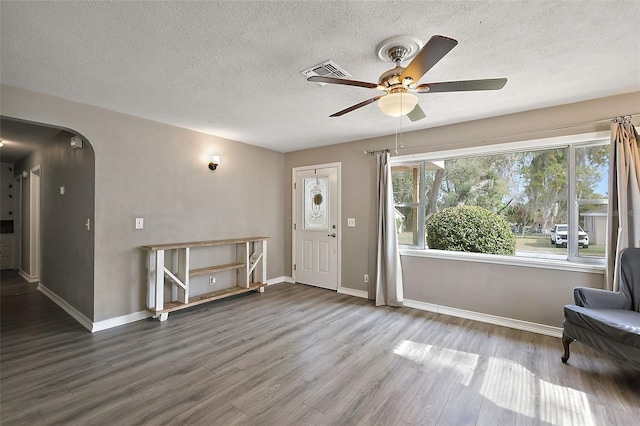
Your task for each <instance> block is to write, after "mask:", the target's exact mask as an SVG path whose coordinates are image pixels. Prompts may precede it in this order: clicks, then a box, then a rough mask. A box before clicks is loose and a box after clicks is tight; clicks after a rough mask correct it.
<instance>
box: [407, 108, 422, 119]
mask: <svg viewBox="0 0 640 426" xmlns="http://www.w3.org/2000/svg"><path fill="white" fill-rule="evenodd" d="M407 117H409V120H411V121H418V120H422V119H423V118H425V117H426V115H425V113H424V111H423V110H422V108H420V105H419V104H416V107H415V108H414V109H413V111H411V112H410V113H409V114H407Z"/></svg>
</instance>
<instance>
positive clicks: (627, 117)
mask: <svg viewBox="0 0 640 426" xmlns="http://www.w3.org/2000/svg"><path fill="white" fill-rule="evenodd" d="M636 115H638V114H634V115H633V116H632V115H621V116H620V117H615V118H612V119H611V121H613V122H614V123H630V122H631V117H635V116H636Z"/></svg>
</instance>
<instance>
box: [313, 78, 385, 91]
mask: <svg viewBox="0 0 640 426" xmlns="http://www.w3.org/2000/svg"><path fill="white" fill-rule="evenodd" d="M307 81H313V82H315V83H329V84H344V85H345V86H358V87H366V88H367V89H377V88H378V83H367V82H366V81H357V80H347V79H346V78H336V77H323V76H320V75H314V76H312V77H309V78H307Z"/></svg>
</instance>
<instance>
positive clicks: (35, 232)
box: [29, 164, 42, 281]
mask: <svg viewBox="0 0 640 426" xmlns="http://www.w3.org/2000/svg"><path fill="white" fill-rule="evenodd" d="M41 190H42V169H41V167H40V165H39V164H38V165H37V166H35V167H33V168H31V170H29V275H30V276H31V278H32V279H37V280H38V281H39V280H40V260H41V255H40V254H41V253H40V235H41V226H40V225H41V223H40V202H41V198H40V192H41Z"/></svg>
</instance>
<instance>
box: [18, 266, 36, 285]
mask: <svg viewBox="0 0 640 426" xmlns="http://www.w3.org/2000/svg"><path fill="white" fill-rule="evenodd" d="M18 275H20V276H21V277H22V279H24V280H25V281H26V282H28V283H37V282H38V281H40V278H38V277H32V276H31V275H29V274H27V273H26V272H25V271H23V270H22V269H19V270H18Z"/></svg>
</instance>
